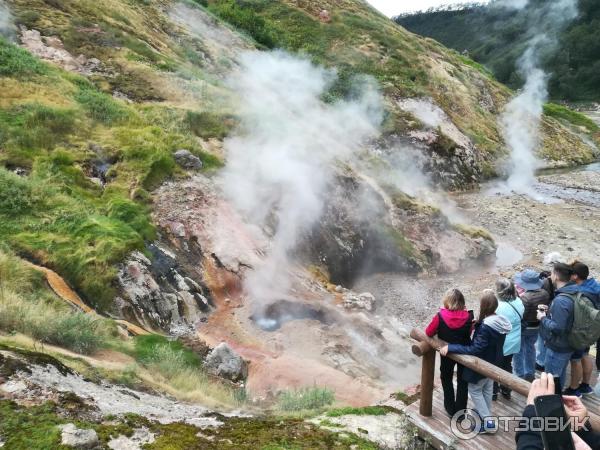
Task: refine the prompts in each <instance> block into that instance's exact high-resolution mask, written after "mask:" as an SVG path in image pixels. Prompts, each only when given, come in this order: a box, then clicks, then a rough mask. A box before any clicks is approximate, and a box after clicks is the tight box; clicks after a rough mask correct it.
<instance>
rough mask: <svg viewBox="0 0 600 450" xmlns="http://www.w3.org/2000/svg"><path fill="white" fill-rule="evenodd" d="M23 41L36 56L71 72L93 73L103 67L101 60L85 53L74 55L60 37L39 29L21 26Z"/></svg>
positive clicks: (24, 45)
mask: <svg viewBox="0 0 600 450" xmlns="http://www.w3.org/2000/svg"><path fill="white" fill-rule="evenodd" d="M21 43H22V44H23V47H25V48H26V49H27V50H29V51H30V52H31V53H33V54H34V55H35V56H37V57H39V58H41V59H44V60H46V61H50V62H52V63H54V64H57V65H59V66H60V67H62V68H63V69H65V70H68V71H70V72H77V73H81V74H83V75H91V74H92V73H94V72H97V71H99V70H100V69H101V62H100V60H98V59H96V58H89V59H88V58H86V57H85V56H84V55H79V56H78V57H74V56H73V55H71V53H69V52H68V51H67V50H66V49H65V48H64V46H63V43H62V41H61V40H60V39H59V38H57V37H54V36H48V37H47V36H42V35H41V33H40V32H39V31H38V30H28V29H27V28H25V27H21Z"/></svg>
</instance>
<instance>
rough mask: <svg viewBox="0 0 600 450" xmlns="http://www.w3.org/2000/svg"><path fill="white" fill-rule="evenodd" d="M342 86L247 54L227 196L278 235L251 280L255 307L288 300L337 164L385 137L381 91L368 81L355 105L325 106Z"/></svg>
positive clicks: (280, 59) (238, 85) (273, 57)
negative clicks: (297, 253) (296, 263)
mask: <svg viewBox="0 0 600 450" xmlns="http://www.w3.org/2000/svg"><path fill="white" fill-rule="evenodd" d="M335 80H336V74H335V72H334V71H331V70H326V69H324V68H321V67H317V66H315V65H313V64H312V63H311V62H309V61H308V60H306V59H301V58H298V57H294V56H291V55H289V54H286V53H284V52H272V53H264V52H247V53H244V54H243V55H242V57H241V59H240V67H239V69H238V70H237V71H236V73H235V74H234V75H233V76H232V77H231V79H230V80H229V84H230V86H231V87H232V88H233V90H234V91H235V92H236V93H237V94H238V96H239V98H240V104H239V105H237V110H238V113H239V115H240V118H241V119H240V120H241V123H240V128H239V131H238V134H237V136H234V137H231V138H229V139H227V140H226V142H225V148H226V150H227V155H228V161H227V167H226V168H225V169H224V172H223V175H222V186H223V190H224V192H225V194H226V195H227V196H228V198H229V199H230V200H231V201H232V202H233V203H234V204H235V205H236V206H237V207H238V209H239V210H240V211H241V212H242V213H244V214H245V216H246V217H247V218H248V220H249V221H250V222H252V223H253V224H256V225H258V226H261V227H262V228H271V229H272V230H273V232H272V234H273V236H272V241H271V247H270V249H269V250H268V254H267V256H266V258H265V260H264V261H263V263H262V265H261V266H260V267H256V268H255V270H253V271H252V272H251V273H250V274H249V275H248V277H247V279H246V283H245V289H246V292H247V294H248V295H249V296H250V298H251V299H252V300H253V301H257V300H258V301H259V302H266V301H271V300H275V299H277V298H281V296H282V295H285V294H287V291H288V289H289V287H290V280H289V275H288V273H289V271H288V269H289V268H290V267H291V264H293V253H294V250H295V249H296V246H297V244H298V242H299V240H300V239H301V237H302V236H303V235H304V233H306V232H307V231H309V230H310V228H311V227H312V226H313V225H314V224H315V223H316V222H317V221H318V220H319V218H320V216H321V213H322V208H323V205H324V200H325V197H326V195H327V192H326V190H327V186H328V182H329V181H330V180H331V179H332V176H333V166H334V162H336V161H341V162H343V161H345V160H349V159H350V158H352V157H353V156H354V155H356V153H357V152H358V150H359V149H360V148H361V146H362V145H363V144H364V143H365V141H366V140H367V139H368V138H370V137H373V136H375V135H376V134H377V132H378V126H379V124H380V123H381V118H382V108H381V99H380V95H379V93H378V92H377V90H376V88H375V87H374V85H373V83H371V82H369V81H368V80H366V79H365V80H362V81H361V82H360V83H359V84H360V86H358V87H359V89H356V91H357V95H356V96H354V98H353V99H352V100H347V101H338V102H336V103H333V104H327V103H324V102H323V101H322V96H323V94H324V93H326V92H327V90H328V89H329V88H330V87H331V86H332V83H334V82H335Z"/></svg>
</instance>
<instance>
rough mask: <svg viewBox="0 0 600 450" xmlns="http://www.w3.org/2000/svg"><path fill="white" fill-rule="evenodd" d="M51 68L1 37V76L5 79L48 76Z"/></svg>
mask: <svg viewBox="0 0 600 450" xmlns="http://www.w3.org/2000/svg"><path fill="white" fill-rule="evenodd" d="M48 72H49V67H48V66H47V65H46V64H44V63H43V62H41V61H40V60H39V59H37V58H36V57H35V56H33V55H32V54H31V53H29V52H28V51H26V50H24V49H22V48H20V47H19V46H17V45H14V44H11V43H10V42H8V41H7V40H6V39H4V38H3V37H1V36H0V75H1V76H5V77H14V78H22V77H30V76H32V75H46V74H48Z"/></svg>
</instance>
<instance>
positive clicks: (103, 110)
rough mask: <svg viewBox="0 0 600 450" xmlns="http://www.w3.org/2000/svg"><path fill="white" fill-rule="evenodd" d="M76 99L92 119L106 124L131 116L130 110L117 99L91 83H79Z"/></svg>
mask: <svg viewBox="0 0 600 450" xmlns="http://www.w3.org/2000/svg"><path fill="white" fill-rule="evenodd" d="M75 100H76V101H77V102H78V103H79V104H80V105H81V106H82V107H83V109H85V110H86V112H87V113H88V114H89V116H90V117H91V118H92V119H94V120H97V121H99V122H102V123H103V124H105V125H112V124H115V123H118V122H121V121H123V120H125V119H126V118H127V117H128V116H129V113H128V111H127V110H126V109H125V108H124V107H123V106H122V105H121V104H119V102H118V101H117V100H115V99H114V98H112V97H111V96H110V95H108V94H105V93H103V92H100V91H98V90H97V89H96V88H95V87H94V86H93V85H92V84H91V83H83V82H82V83H79V91H78V92H77V93H76V94H75Z"/></svg>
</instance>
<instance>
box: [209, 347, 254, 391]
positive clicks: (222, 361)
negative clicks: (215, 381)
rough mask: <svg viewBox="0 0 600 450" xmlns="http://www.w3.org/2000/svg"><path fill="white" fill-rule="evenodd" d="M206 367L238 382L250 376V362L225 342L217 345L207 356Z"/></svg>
mask: <svg viewBox="0 0 600 450" xmlns="http://www.w3.org/2000/svg"><path fill="white" fill-rule="evenodd" d="M204 368H205V369H206V370H207V371H208V372H209V373H211V374H213V375H215V376H217V377H220V378H225V379H227V380H230V381H233V382H237V381H243V380H245V379H246V377H247V376H248V363H246V361H244V360H243V359H242V357H241V356H239V355H238V354H237V353H235V352H234V351H233V350H232V349H231V347H229V346H228V345H227V344H226V343H225V342H222V343H220V344H219V345H217V346H216V347H215V348H214V349H213V350H212V351H211V352H210V353H209V354H208V356H207V357H206V359H205V361H204Z"/></svg>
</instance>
